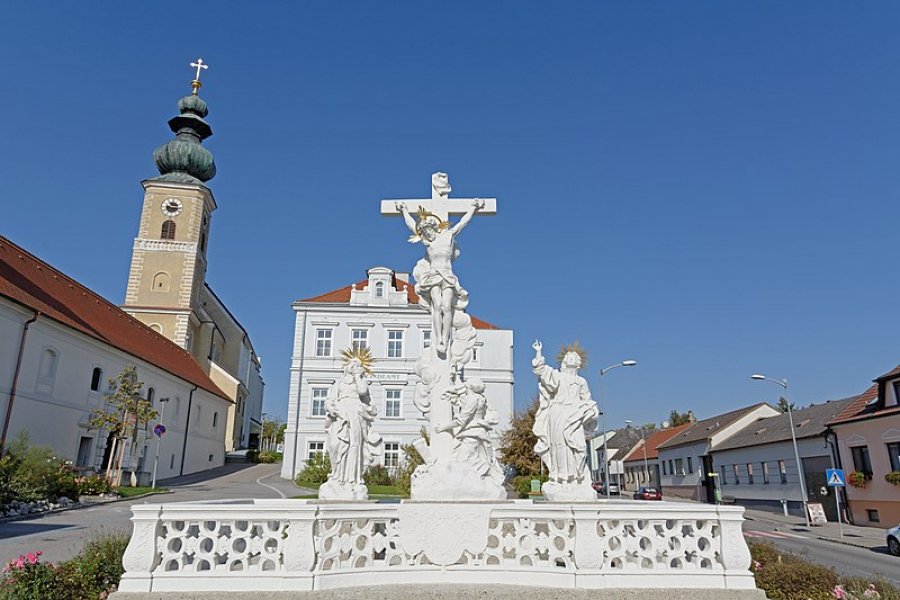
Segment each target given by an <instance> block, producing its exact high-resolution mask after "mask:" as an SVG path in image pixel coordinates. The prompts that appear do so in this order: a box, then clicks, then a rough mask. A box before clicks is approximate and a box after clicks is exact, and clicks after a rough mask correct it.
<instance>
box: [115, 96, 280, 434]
mask: <svg viewBox="0 0 900 600" xmlns="http://www.w3.org/2000/svg"><path fill="white" fill-rule="evenodd" d="M198 88H199V86H194V93H193V94H191V95H189V96H185V97H184V98H182V99H181V100H179V101H178V109H179V114H178V115H177V116H175V117H173V118H172V119H171V120H170V121H169V127H170V128H171V129H172V131H173V132H174V133H175V134H176V137H175V139H173V140H169V141H168V142H167V143H166V144H164V145H162V146H160V147H159V148H157V149H156V151H155V152H154V154H153V158H154V160H155V161H156V165H157V168H158V169H159V172H160V175H159V176H158V177H154V178H152V179H148V180H146V181H143V182H142V186H143V188H144V201H143V206H142V209H141V217H140V224H139V225H138V234H137V237H136V238H135V240H134V246H133V249H132V259H131V269H130V271H129V274H128V286H127V290H126V293H125V304H124V305H123V306H122V308H123V309H124V310H125V311H126V312H128V313H129V314H130V315H132V316H134V317H135V318H136V319H138V320H139V321H141V322H142V323H144V324H146V325H147V326H148V327H150V328H152V329H154V330H155V331H157V332H159V333H161V334H162V335H164V336H166V337H167V338H169V339H170V340H172V341H173V342H174V343H176V344H178V345H179V346H181V347H182V348H184V349H186V350H187V351H188V352H190V353H191V354H192V355H193V356H194V358H195V359H196V360H197V362H198V363H199V364H200V365H201V366H202V367H203V369H204V370H205V371H206V373H207V375H209V377H210V378H211V379H212V380H213V381H215V382H216V385H218V386H219V388H221V389H222V390H223V391H224V392H225V393H226V394H227V395H228V397H229V398H230V399H231V400H232V401H233V404H232V408H231V409H230V410H229V413H228V417H227V428H228V435H227V436H226V438H225V445H226V449H227V450H229V451H230V450H233V449H235V448H247V447H249V446H251V445H256V443H258V438H259V433H260V431H261V421H262V401H263V391H264V382H263V379H262V376H261V373H260V370H261V369H260V360H259V357H258V356H257V355H256V352H255V351H254V349H253V345H252V344H251V342H250V337H249V335H248V334H247V331H246V330H245V329H244V328H243V327H242V326H241V324H240V323H239V322H238V320H237V319H236V318H235V317H234V315H232V313H231V312H229V310H228V309H227V308H226V307H225V304H224V303H223V302H222V301H221V300H220V299H219V298H218V297H217V296H216V294H215V293H213V291H212V289H211V288H210V287H209V285H208V283H207V282H206V270H207V248H208V244H209V241H210V234H211V224H212V215H213V212H214V211H215V210H216V208H217V204H216V200H215V198H214V196H213V193H212V190H210V189H209V187H207V186H206V185H205V183H206V182H207V181H209V180H210V179H212V177H214V176H215V174H216V166H215V162H214V161H213V157H212V154H211V153H210V152H209V150H207V149H206V148H204V147H203V146H202V145H201V142H202V141H203V140H204V139H206V138H208V137H209V136H211V135H212V129H211V128H210V126H209V124H208V123H207V122H206V121H205V117H206V116H207V114H208V108H207V105H206V102H205V101H204V100H203V99H201V98H200V96H198V95H197V93H196V92H197V89H198Z"/></svg>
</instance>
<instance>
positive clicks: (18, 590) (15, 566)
mask: <svg viewBox="0 0 900 600" xmlns="http://www.w3.org/2000/svg"><path fill="white" fill-rule="evenodd" d="M40 556H41V553H40V552H29V553H28V554H23V555H22V556H20V557H19V558H17V559H16V560H13V561H10V562H9V564H7V565H6V567H5V568H4V569H3V580H2V582H0V598H2V599H3V600H65V599H66V598H71V597H72V596H71V595H68V591H65V590H61V589H60V587H59V585H58V582H57V577H58V573H57V569H56V567H54V566H53V565H52V564H49V563H42V562H40Z"/></svg>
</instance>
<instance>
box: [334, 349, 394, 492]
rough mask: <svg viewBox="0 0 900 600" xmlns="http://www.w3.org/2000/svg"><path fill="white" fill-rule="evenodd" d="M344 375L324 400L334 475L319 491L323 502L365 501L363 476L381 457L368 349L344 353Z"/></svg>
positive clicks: (370, 356)
mask: <svg viewBox="0 0 900 600" xmlns="http://www.w3.org/2000/svg"><path fill="white" fill-rule="evenodd" d="M342 356H343V363H344V367H343V373H342V374H341V378H340V379H339V380H338V382H337V383H335V384H334V387H333V388H332V389H331V392H330V393H329V395H328V398H327V400H326V401H325V430H326V431H327V439H328V441H327V446H328V456H329V458H330V459H331V473H330V474H329V475H328V481H326V482H325V483H324V484H322V486H321V487H320V488H319V498H320V499H322V500H365V499H367V498H368V497H369V494H368V490H367V488H366V485H365V482H364V481H363V473H364V472H365V470H366V467H368V466H369V465H371V464H372V463H373V462H374V460H375V457H376V456H378V455H380V454H381V436H380V435H378V434H377V433H376V432H375V431H373V430H372V421H373V420H375V416H376V415H377V414H378V410H377V409H376V407H375V406H374V405H373V404H372V400H371V398H370V396H369V384H368V383H367V382H366V379H365V377H366V375H370V374H371V364H372V355H371V353H370V352H369V349H368V348H362V349H358V348H353V349H350V350H345V351H344V352H342Z"/></svg>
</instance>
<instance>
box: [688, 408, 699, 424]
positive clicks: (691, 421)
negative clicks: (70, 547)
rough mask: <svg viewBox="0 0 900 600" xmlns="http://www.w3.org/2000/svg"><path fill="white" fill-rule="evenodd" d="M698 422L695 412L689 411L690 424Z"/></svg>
mask: <svg viewBox="0 0 900 600" xmlns="http://www.w3.org/2000/svg"><path fill="white" fill-rule="evenodd" d="M696 422H697V417H695V416H694V411H692V410H689V411H688V423H696Z"/></svg>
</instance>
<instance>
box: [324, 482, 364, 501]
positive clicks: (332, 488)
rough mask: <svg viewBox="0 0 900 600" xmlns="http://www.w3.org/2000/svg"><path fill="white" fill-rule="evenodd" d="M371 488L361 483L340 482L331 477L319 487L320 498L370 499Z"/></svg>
mask: <svg viewBox="0 0 900 600" xmlns="http://www.w3.org/2000/svg"><path fill="white" fill-rule="evenodd" d="M368 499H369V488H367V487H366V486H365V485H363V484H361V483H357V484H346V483H338V482H337V481H333V480H331V479H329V480H328V481H326V482H325V483H323V484H322V485H321V486H320V487H319V500H368Z"/></svg>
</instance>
